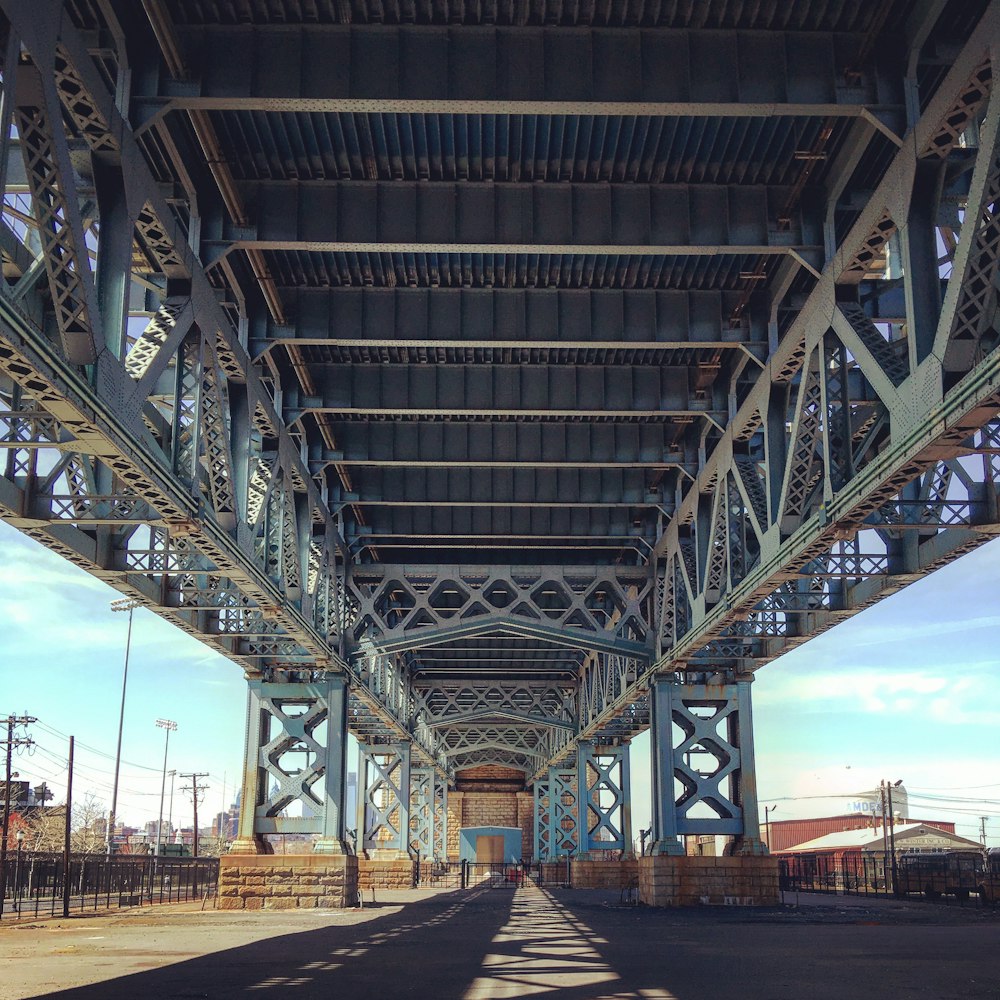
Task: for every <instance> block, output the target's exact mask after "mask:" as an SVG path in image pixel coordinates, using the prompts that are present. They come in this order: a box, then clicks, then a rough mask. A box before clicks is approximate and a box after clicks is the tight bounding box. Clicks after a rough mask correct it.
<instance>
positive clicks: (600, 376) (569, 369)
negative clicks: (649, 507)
mask: <svg viewBox="0 0 1000 1000" xmlns="http://www.w3.org/2000/svg"><path fill="white" fill-rule="evenodd" d="M311 371H312V377H313V378H314V380H315V381H316V383H317V386H318V388H319V390H320V394H319V395H316V396H306V395H302V394H300V393H298V392H296V391H289V392H287V393H286V394H285V412H284V415H285V420H286V421H287V422H288V423H294V422H295V421H297V420H300V419H301V418H302V417H303V416H304V415H305V414H306V413H309V412H312V413H341V414H345V415H346V414H358V415H369V416H376V415H378V416H390V415H399V416H408V417H416V416H419V415H424V416H455V417H459V416H466V417H469V418H475V417H496V418H512V417H517V418H520V419H525V418H531V417H545V418H548V419H559V418H579V417H595V416H600V417H614V416H617V417H619V418H620V419H650V420H659V421H670V420H675V419H682V418H691V419H694V418H698V417H705V418H707V419H710V420H714V421H716V422H717V423H719V422H721V421H724V420H725V417H726V413H725V411H720V410H718V409H715V408H714V407H713V406H712V403H711V401H707V400H699V399H696V398H692V396H693V393H692V392H691V389H690V382H689V377H688V372H687V371H686V369H674V368H666V367H663V368H661V367H654V366H641V365H615V366H610V365H559V366H553V367H546V366H521V365H413V364H402V365H314V366H313V367H312V369H311Z"/></svg>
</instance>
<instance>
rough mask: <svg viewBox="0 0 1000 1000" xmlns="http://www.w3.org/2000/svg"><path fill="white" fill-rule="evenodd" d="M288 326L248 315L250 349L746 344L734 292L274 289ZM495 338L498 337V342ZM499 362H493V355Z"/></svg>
mask: <svg viewBox="0 0 1000 1000" xmlns="http://www.w3.org/2000/svg"><path fill="white" fill-rule="evenodd" d="M281 292H282V297H283V299H284V301H285V302H286V304H287V307H288V308H287V311H288V313H289V315H290V316H292V317H294V324H293V325H288V326H279V325H277V324H275V323H274V321H273V320H272V319H271V317H270V315H269V314H262V313H257V314H253V315H252V316H251V320H250V325H251V329H250V340H251V348H252V349H253V351H254V353H255V354H259V353H261V352H263V351H266V350H268V349H270V348H272V347H273V346H275V345H279V344H284V345H293V344H294V345H297V346H300V347H308V346H311V345H314V346H326V347H329V348H330V349H331V350H335V349H342V348H346V347H348V346H350V347H353V348H355V349H363V348H372V349H376V348H396V349H409V350H412V351H417V350H423V351H425V352H434V351H439V350H441V349H443V348H449V347H453V348H456V349H462V348H468V349H476V350H486V349H488V350H490V351H493V352H502V351H504V350H513V349H515V348H522V349H523V348H525V347H535V346H537V347H539V348H541V347H544V346H549V345H551V346H552V347H558V348H559V349H561V350H565V351H569V350H575V351H580V352H582V351H585V350H612V349H618V350H621V351H629V350H634V351H637V352H638V351H642V352H646V351H655V350H682V349H685V348H691V349H696V350H705V351H715V350H725V349H728V348H736V349H739V348H740V347H741V345H743V344H747V343H748V342H750V337H749V334H748V331H747V329H746V328H745V326H744V325H743V324H733V323H732V322H731V317H732V315H733V313H734V311H735V309H736V307H737V305H738V304H739V301H740V296H741V293H740V292H737V291H732V290H730V291H722V290H716V289H705V290H684V289H628V290H625V289H617V288H608V289H589V288H434V289H429V288H337V289H305V288H303V289H289V288H282V289H281ZM498 334H499V336H498ZM499 357H502V355H499V353H498V358H499Z"/></svg>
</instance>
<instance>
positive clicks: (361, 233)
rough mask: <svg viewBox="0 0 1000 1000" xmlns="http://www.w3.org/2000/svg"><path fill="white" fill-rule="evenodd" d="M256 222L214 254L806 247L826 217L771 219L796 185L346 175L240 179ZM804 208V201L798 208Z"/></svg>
mask: <svg viewBox="0 0 1000 1000" xmlns="http://www.w3.org/2000/svg"><path fill="white" fill-rule="evenodd" d="M241 194H242V196H243V200H244V202H245V204H246V205H247V206H248V211H249V212H250V214H251V217H252V218H253V220H254V221H253V223H252V225H250V226H247V225H239V226H235V225H234V226H226V227H224V229H223V232H222V241H221V242H220V243H216V242H208V243H206V244H205V247H206V253H207V254H208V255H209V257H210V258H214V257H215V255H219V254H224V253H230V252H232V251H233V250H238V249H244V250H245V249H257V250H265V251H267V250H308V251H310V252H327V253H336V252H350V251H356V252H363V253H408V252H426V253H538V252H542V253H614V254H664V255H683V256H691V255H702V256H710V255H715V254H720V253H737V254H771V253H778V254H783V253H786V252H789V251H797V252H798V253H800V254H801V253H808V252H810V251H817V250H819V249H820V247H819V246H817V245H816V244H817V243H819V242H820V241H821V238H822V231H821V226H822V218H821V217H820V216H818V215H817V214H815V213H814V215H813V217H812V218H811V219H810V218H800V217H799V212H796V213H795V216H794V217H792V216H791V214H789V215H788V216H785V217H784V220H785V221H784V224H783V225H782V227H781V228H780V229H779V228H778V227H777V222H776V221H775V220H776V219H777V218H778V216H779V215H781V213H782V212H783V210H784V206H785V205H787V204H788V203H789V199H790V197H791V196H792V194H793V192H792V189H791V188H790V187H764V186H761V187H757V186H754V187H750V186H746V185H736V184H731V185H712V184H697V185H674V184H655V185H653V184H647V185H643V184H629V185H613V186H612V185H594V184H572V183H571V184H560V185H558V186H551V187H550V186H539V187H535V188H533V189H532V188H526V187H525V186H524V185H522V184H516V183H505V184H501V183H497V184H493V183H473V182H471V181H463V182H461V183H455V184H449V183H447V182H441V181H434V182H432V181H426V182H423V183H409V184H407V183H401V182H399V181H373V182H366V181H341V182H329V181H326V182H319V183H313V182H310V183H295V184H291V183H287V182H285V183H275V182H269V183H263V182H261V183H257V184H254V185H242V186H241ZM799 211H801V210H799Z"/></svg>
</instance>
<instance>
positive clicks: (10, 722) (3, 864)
mask: <svg viewBox="0 0 1000 1000" xmlns="http://www.w3.org/2000/svg"><path fill="white" fill-rule="evenodd" d="M37 721H38V719H36V718H35V717H34V716H33V715H14V714H13V713H12V714H10V715H8V716H7V719H6V722H7V738H6V739H5V740H0V746H3V747H5V748H6V751H7V767H6V781H5V783H4V793H3V827H2V832H0V917H2V916H3V904H4V901H5V899H6V898H7V834H8V833H9V832H10V783H11V781H12V779H13V777H14V775H13V772H12V771H11V760H12V758H13V756H14V751H15V750H16V749H24V748H27V747H30V746H31V745H32V744H33V743H34V742H35V741H34V740H33V739H32V738H31V737H30V736H15V735H14V730H15V729H16V728H17V727H18V726H30V725H31V723H33V722H37Z"/></svg>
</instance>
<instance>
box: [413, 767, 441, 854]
mask: <svg viewBox="0 0 1000 1000" xmlns="http://www.w3.org/2000/svg"><path fill="white" fill-rule="evenodd" d="M434 778H435V774H434V770H433V768H430V767H415V768H412V769H411V771H410V827H409V831H410V832H409V837H408V839H407V846H408V847H409V848H410V849H411V850H414V851H419V852H420V857H421V860H426V859H428V858H431V857H433V855H434V784H435V782H434Z"/></svg>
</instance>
